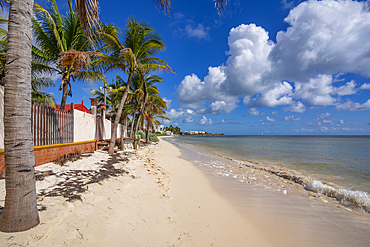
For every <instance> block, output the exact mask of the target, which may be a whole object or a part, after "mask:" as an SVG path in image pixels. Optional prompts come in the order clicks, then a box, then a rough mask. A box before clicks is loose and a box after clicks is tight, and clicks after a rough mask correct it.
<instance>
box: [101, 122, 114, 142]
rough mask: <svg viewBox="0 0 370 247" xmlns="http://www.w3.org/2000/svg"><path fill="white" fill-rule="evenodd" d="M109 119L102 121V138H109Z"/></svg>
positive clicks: (110, 129)
mask: <svg viewBox="0 0 370 247" xmlns="http://www.w3.org/2000/svg"><path fill="white" fill-rule="evenodd" d="M111 125H112V124H111V121H109V120H107V119H105V121H104V133H103V139H110V136H111V131H112V128H111Z"/></svg>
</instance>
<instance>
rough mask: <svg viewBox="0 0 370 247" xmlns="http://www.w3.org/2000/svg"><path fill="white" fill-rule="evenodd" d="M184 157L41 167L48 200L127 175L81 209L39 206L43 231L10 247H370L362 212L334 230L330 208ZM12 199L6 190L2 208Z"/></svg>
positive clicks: (176, 153)
mask: <svg viewBox="0 0 370 247" xmlns="http://www.w3.org/2000/svg"><path fill="white" fill-rule="evenodd" d="M185 155H186V154H185ZM183 156H184V153H183V152H182V150H180V149H179V148H177V147H176V145H174V144H171V143H170V142H168V140H166V138H160V142H159V144H156V145H148V146H145V147H143V148H140V149H139V150H138V151H137V152H136V151H132V152H119V153H118V154H116V155H113V156H109V155H108V154H107V153H105V152H100V151H97V152H95V153H94V154H93V155H91V156H90V157H84V158H83V159H80V160H78V161H75V162H73V163H70V162H69V163H67V164H66V167H58V166H57V165H55V164H51V163H49V164H47V165H43V166H40V168H41V167H42V169H43V170H44V171H47V170H49V169H54V170H53V172H54V173H56V175H48V176H46V177H45V178H44V180H42V181H38V182H37V187H38V192H40V190H42V189H46V188H50V186H51V185H52V186H55V184H56V183H57V182H58V181H61V180H63V177H62V175H61V174H62V173H66V170H69V171H70V170H73V169H80V170H81V167H84V168H86V170H88V171H90V172H89V173H87V172H83V171H80V173H81V174H90V175H89V176H90V177H87V178H79V179H78V181H87V182H88V181H90V180H88V179H91V178H92V177H91V176H94V174H92V172H91V170H95V171H101V170H102V171H104V169H106V168H104V167H103V166H106V165H107V164H111V165H113V166H114V168H115V169H118V170H121V171H124V172H123V173H121V174H119V175H117V176H113V175H112V176H110V177H109V178H104V179H103V180H99V182H98V183H96V182H93V183H88V184H86V185H81V186H82V187H83V188H85V189H86V191H85V192H83V193H77V192H76V193H74V192H73V193H72V194H75V195H79V196H80V197H81V200H79V199H77V200H72V201H71V202H68V201H67V199H66V198H64V197H60V196H58V197H50V196H44V197H40V196H39V197H38V200H39V206H40V208H42V207H45V210H42V211H40V219H41V224H40V225H39V226H37V227H35V228H33V229H31V230H29V231H26V232H21V233H0V246H11V245H14V244H15V245H19V246H62V245H63V246H64V245H65V246H122V245H124V246H314V245H316V246H317V245H319V246H349V245H351V246H367V244H368V241H369V240H370V239H369V238H370V237H368V236H367V235H368V234H367V232H368V230H369V229H370V228H366V229H363V228H364V227H369V226H370V225H369V224H370V223H369V221H365V220H364V218H363V217H356V216H355V215H354V213H353V212H352V213H351V212H349V213H350V214H346V215H351V217H349V216H348V217H347V218H346V217H344V218H343V217H342V216H340V219H338V220H337V221H335V222H333V221H331V217H329V216H326V213H327V211H325V210H328V208H329V207H328V205H327V204H325V203H321V204H319V203H318V202H315V201H312V200H311V201H310V200H309V199H307V198H304V197H302V196H299V195H294V194H290V193H289V194H288V195H284V194H283V193H281V192H280V193H277V192H271V191H266V190H264V189H261V188H255V187H245V186H244V187H240V183H239V182H237V181H236V180H235V179H234V180H232V179H231V178H230V177H218V176H215V175H214V174H213V173H212V170H211V169H210V168H209V167H206V166H200V165H199V164H197V163H192V162H189V161H187V160H185V159H183V158H184V157H183ZM58 169H60V171H59V170H58ZM63 169H65V170H64V171H63ZM100 173H101V172H100ZM100 173H99V174H100ZM70 176H71V175H68V173H67V177H70ZM75 176H77V175H75ZM2 181H3V180H2ZM48 185H49V187H48ZM63 186H66V185H65V184H64V185H63ZM3 196H4V191H3V190H2V189H0V203H1V200H3V198H2V197H3ZM287 198H289V200H287ZM307 202H310V203H307ZM334 208H335V207H334ZM335 209H336V210H337V211H338V212H339V213H338V215H344V214H343V211H344V210H343V209H340V208H335ZM329 212H330V214H332V212H331V211H330V210H329ZM348 219H350V220H349V222H345V220H347V221H348ZM355 219H357V221H355ZM369 219H370V218H369ZM361 220H362V221H363V222H362V221H361ZM366 220H367V219H366ZM336 224H337V225H336ZM361 224H362V225H361ZM344 231H345V236H341V235H343V232H344ZM323 235H324V236H323Z"/></svg>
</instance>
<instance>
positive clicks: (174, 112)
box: [166, 109, 197, 119]
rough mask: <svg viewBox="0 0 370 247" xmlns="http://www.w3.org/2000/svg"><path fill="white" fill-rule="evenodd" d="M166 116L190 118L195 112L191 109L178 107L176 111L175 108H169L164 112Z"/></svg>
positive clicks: (195, 114)
mask: <svg viewBox="0 0 370 247" xmlns="http://www.w3.org/2000/svg"><path fill="white" fill-rule="evenodd" d="M166 116H167V117H169V118H171V119H179V118H190V117H194V116H197V113H196V112H195V111H193V110H192V109H185V110H184V109H179V110H178V111H177V110H175V109H170V110H169V111H167V112H166Z"/></svg>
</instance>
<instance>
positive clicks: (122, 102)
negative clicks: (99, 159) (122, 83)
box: [108, 71, 134, 154]
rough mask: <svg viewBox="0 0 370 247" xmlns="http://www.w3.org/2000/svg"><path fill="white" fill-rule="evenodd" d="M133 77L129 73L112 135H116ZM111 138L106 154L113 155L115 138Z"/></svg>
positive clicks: (132, 73)
mask: <svg viewBox="0 0 370 247" xmlns="http://www.w3.org/2000/svg"><path fill="white" fill-rule="evenodd" d="M133 75H134V71H131V72H130V74H129V76H128V78H127V84H126V88H125V91H124V92H123V95H122V98H121V102H120V103H119V106H118V110H117V115H116V119H114V124H113V130H112V133H117V127H118V123H119V120H120V119H121V115H122V109H123V106H124V105H125V103H126V99H127V95H128V91H129V90H130V84H131V81H132V76H133ZM131 131H132V130H131ZM112 137H113V135H112ZM112 137H111V138H110V143H109V150H108V154H113V153H114V147H115V146H116V138H112Z"/></svg>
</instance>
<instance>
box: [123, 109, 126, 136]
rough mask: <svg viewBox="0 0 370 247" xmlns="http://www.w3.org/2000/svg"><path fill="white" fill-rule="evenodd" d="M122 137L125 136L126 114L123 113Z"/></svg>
mask: <svg viewBox="0 0 370 247" xmlns="http://www.w3.org/2000/svg"><path fill="white" fill-rule="evenodd" d="M122 125H123V133H122V135H123V137H127V114H125V115H123V123H122Z"/></svg>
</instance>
